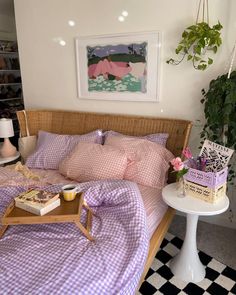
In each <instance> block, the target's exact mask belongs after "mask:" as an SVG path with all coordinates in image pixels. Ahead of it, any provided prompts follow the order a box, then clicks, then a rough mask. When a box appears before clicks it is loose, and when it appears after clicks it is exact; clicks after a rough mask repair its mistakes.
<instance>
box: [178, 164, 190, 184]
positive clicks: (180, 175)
mask: <svg viewBox="0 0 236 295" xmlns="http://www.w3.org/2000/svg"><path fill="white" fill-rule="evenodd" d="M187 172H188V168H185V167H184V168H183V169H182V170H179V171H178V172H177V173H176V180H177V181H178V180H179V179H180V178H181V177H183V176H184V174H186V173H187Z"/></svg>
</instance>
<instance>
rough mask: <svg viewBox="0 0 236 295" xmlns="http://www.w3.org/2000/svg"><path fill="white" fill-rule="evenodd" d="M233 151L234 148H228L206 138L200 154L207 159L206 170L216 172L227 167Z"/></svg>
mask: <svg viewBox="0 0 236 295" xmlns="http://www.w3.org/2000/svg"><path fill="white" fill-rule="evenodd" d="M233 152H234V150H232V149H230V148H227V147H225V146H222V145H220V144H217V143H215V142H212V141H210V140H207V139H206V140H205V141H204V144H203V146H202V149H201V151H200V156H202V157H204V158H205V159H206V160H207V162H206V171H207V172H218V171H220V170H222V169H224V168H225V167H227V165H228V163H229V161H230V158H231V157H232V155H233Z"/></svg>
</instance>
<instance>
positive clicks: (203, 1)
mask: <svg viewBox="0 0 236 295" xmlns="http://www.w3.org/2000/svg"><path fill="white" fill-rule="evenodd" d="M201 10H202V19H201V20H200V13H201ZM199 22H205V23H207V24H208V25H209V5H208V0H199V4H198V10H197V18H196V24H198V23H199Z"/></svg>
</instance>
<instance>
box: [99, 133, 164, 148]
mask: <svg viewBox="0 0 236 295" xmlns="http://www.w3.org/2000/svg"><path fill="white" fill-rule="evenodd" d="M112 136H122V137H125V138H126V137H128V138H130V137H131V138H136V139H147V140H149V141H152V142H155V143H159V144H161V145H163V146H166V142H167V139H168V137H169V134H168V133H154V134H148V135H144V136H132V135H124V134H122V133H119V132H116V131H113V130H110V131H105V132H104V133H103V137H104V141H106V139H107V138H108V137H112Z"/></svg>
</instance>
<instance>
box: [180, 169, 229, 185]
mask: <svg viewBox="0 0 236 295" xmlns="http://www.w3.org/2000/svg"><path fill="white" fill-rule="evenodd" d="M227 175H228V167H226V168H224V169H222V170H221V171H219V172H204V171H200V170H197V169H193V168H189V170H188V172H187V173H186V174H185V175H184V179H185V180H187V181H190V182H194V183H197V184H200V185H203V186H207V187H209V188H216V187H218V186H220V185H222V184H224V183H225V182H226V181H227Z"/></svg>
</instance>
